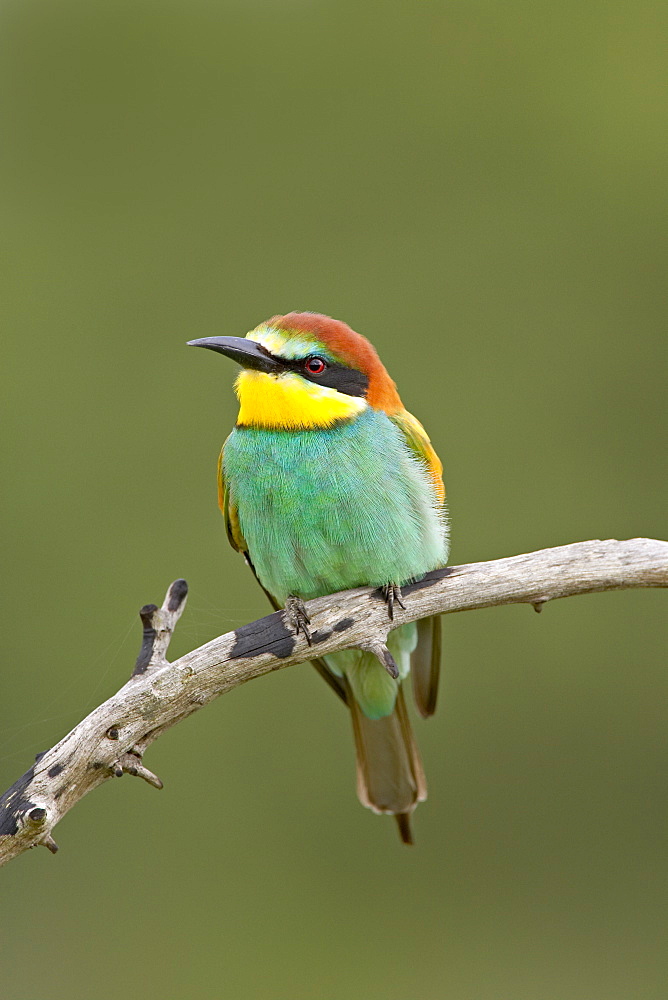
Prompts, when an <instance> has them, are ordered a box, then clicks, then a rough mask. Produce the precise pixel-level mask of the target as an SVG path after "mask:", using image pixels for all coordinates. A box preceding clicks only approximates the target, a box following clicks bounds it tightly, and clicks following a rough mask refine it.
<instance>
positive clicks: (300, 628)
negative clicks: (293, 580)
mask: <svg viewBox="0 0 668 1000" xmlns="http://www.w3.org/2000/svg"><path fill="white" fill-rule="evenodd" d="M285 620H286V622H287V624H288V625H289V626H290V627H291V628H293V629H294V630H295V632H296V633H297V635H299V633H300V632H301V633H302V635H303V636H304V638H305V639H306V641H307V643H308V644H309V646H312V645H313V640H312V639H311V632H310V629H309V625H310V624H311V619H310V618H309V616H308V614H307V612H306V605H305V604H304V602H303V601H302V599H301V597H295V595H294V594H290V596H289V597H288V599H287V601H286V602H285Z"/></svg>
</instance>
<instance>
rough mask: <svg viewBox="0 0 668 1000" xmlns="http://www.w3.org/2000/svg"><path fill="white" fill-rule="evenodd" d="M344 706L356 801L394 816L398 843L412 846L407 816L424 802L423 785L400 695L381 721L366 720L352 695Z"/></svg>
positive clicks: (425, 792)
mask: <svg viewBox="0 0 668 1000" xmlns="http://www.w3.org/2000/svg"><path fill="white" fill-rule="evenodd" d="M348 704H349V707H350V713H351V716H352V720H353V733H354V736H355V755H356V762H357V795H358V798H359V800H360V802H361V803H362V805H364V806H367V807H368V808H369V809H373V811H374V812H376V813H390V814H393V815H395V816H396V818H397V823H398V825H399V832H400V835H401V839H402V840H403V842H404V843H405V844H412V843H413V838H412V834H411V830H410V815H411V813H412V812H413V810H414V809H415V807H416V805H417V804H418V802H422V801H424V799H426V797H427V783H426V781H425V776H424V770H423V768H422V761H421V759H420V752H419V750H418V748H417V744H416V743H415V739H414V738H413V732H412V729H411V724H410V720H409V718H408V712H407V710H406V702H405V701H404V696H403V691H402V690H401V688H399V692H398V694H397V701H396V705H395V708H394V711H393V712H392V714H391V715H388V716H385V717H384V718H382V719H368V718H367V717H366V716H365V715H364V713H363V712H362V710H361V709H360V707H359V705H358V704H357V702H356V700H355V698H354V697H352V694H351V695H349V697H348Z"/></svg>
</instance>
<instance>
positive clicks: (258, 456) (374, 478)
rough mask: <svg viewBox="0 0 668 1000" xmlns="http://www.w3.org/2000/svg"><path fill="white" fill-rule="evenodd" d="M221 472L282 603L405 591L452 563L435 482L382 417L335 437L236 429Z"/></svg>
mask: <svg viewBox="0 0 668 1000" xmlns="http://www.w3.org/2000/svg"><path fill="white" fill-rule="evenodd" d="M223 469H224V475H225V479H226V481H227V485H228V488H229V490H230V499H231V501H232V503H233V504H234V505H235V506H236V508H237V510H238V515H239V524H240V527H241V530H242V532H243V535H244V538H245V539H246V542H247V544H248V551H249V555H250V557H251V559H252V561H253V565H254V566H255V570H256V572H257V575H258V577H259V579H260V581H261V583H262V585H263V586H264V587H265V588H266V589H267V590H268V591H269V592H270V593H271V594H273V596H274V597H275V598H276V599H277V600H278V601H279V603H281V604H283V603H284V602H285V600H286V598H287V597H288V595H290V594H294V595H296V596H298V597H301V598H303V599H304V600H309V599H310V598H313V597H319V596H323V595H325V594H329V593H332V592H334V591H337V590H346V589H348V588H349V587H356V586H363V585H370V586H382V585H384V584H387V583H396V584H399V585H401V584H402V583H405V582H407V581H408V580H410V579H413V578H417V577H420V576H422V575H423V574H424V573H426V572H428V571H429V570H430V569H435V568H436V567H437V566H442V565H445V563H446V561H447V541H446V531H445V521H444V517H443V513H442V511H440V510H439V508H438V506H437V504H436V503H435V502H434V496H433V490H432V488H431V484H430V481H429V478H428V476H427V474H426V472H425V470H424V468H423V467H422V465H421V464H420V463H419V462H418V460H417V459H416V458H414V457H413V455H412V454H411V452H410V451H409V449H408V448H407V446H406V444H405V442H404V438H403V436H402V434H401V431H400V430H399V429H398V428H397V427H396V426H395V424H393V423H392V421H391V420H390V419H389V418H388V417H387V415H386V414H385V413H384V412H382V411H379V410H373V409H368V410H365V411H364V412H363V413H362V414H361V415H360V416H359V417H357V418H356V419H354V420H352V421H349V422H345V423H340V424H337V425H335V426H333V427H331V428H327V429H317V430H304V431H280V430H276V431H273V430H265V429H262V428H256V427H237V428H235V430H234V431H233V432H232V434H231V436H230V437H229V439H228V440H227V442H226V444H225V451H224V456H223Z"/></svg>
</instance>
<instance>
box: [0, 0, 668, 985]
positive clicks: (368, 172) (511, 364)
mask: <svg viewBox="0 0 668 1000" xmlns="http://www.w3.org/2000/svg"><path fill="white" fill-rule="evenodd" d="M0 24H1V31H0V128H1V130H2V134H3V141H2V148H1V150H0V171H1V182H0V188H1V197H2V226H1V229H2V232H1V238H2V242H3V244H4V248H3V261H4V264H3V268H2V286H3V287H2V293H1V295H2V311H3V314H4V317H3V318H4V328H5V334H4V337H3V365H2V375H3V385H2V395H1V398H2V436H3V461H4V467H5V475H4V482H5V493H4V512H3V518H2V529H3V541H2V546H3V547H2V552H3V557H4V574H5V586H4V588H3V599H2V615H3V619H4V624H3V631H2V652H3V654H4V655H3V659H4V667H3V670H2V697H1V702H0V726H1V733H0V778H1V779H2V780H1V781H0V784H2V787H3V788H5V787H7V786H8V785H9V784H11V782H12V781H13V780H14V779H15V778H16V777H17V776H18V775H19V774H20V773H21V772H22V771H23V770H25V768H26V767H27V766H28V765H29V764H30V762H31V761H32V759H33V755H34V754H35V753H36V752H37V751H40V750H43V749H45V748H46V747H47V746H51V745H52V744H53V743H54V742H55V741H56V740H57V739H58V738H59V737H60V736H61V735H63V734H64V733H65V732H66V731H67V730H68V729H69V728H71V726H73V725H74V724H75V723H76V722H77V721H79V719H80V718H81V717H82V716H83V715H84V714H86V713H87V712H88V711H90V710H91V709H92V708H93V707H95V706H96V705H97V704H98V703H99V702H100V701H101V700H103V699H104V698H106V697H108V696H109V695H110V694H112V693H113V692H114V691H115V690H116V689H117V688H118V687H119V686H120V685H121V684H122V683H123V682H124V681H125V679H126V678H127V676H128V672H129V671H130V669H131V667H132V664H133V661H134V657H135V655H136V652H137V650H138V645H139V638H140V632H139V624H138V619H137V618H136V612H137V609H138V608H139V607H140V605H142V604H144V603H145V602H148V601H158V602H159V601H160V600H161V599H162V596H163V594H164V591H165V588H166V586H167V585H168V584H169V582H170V581H171V580H173V579H174V578H176V577H178V576H184V577H186V578H187V580H188V581H189V583H190V586H191V599H190V603H189V606H188V609H187V611H186V614H185V616H184V618H183V619H182V622H181V624H180V626H179V629H178V631H177V635H176V637H175V641H174V643H173V647H172V651H173V653H174V654H177V653H180V652H184V651H186V650H188V649H190V648H192V647H193V646H195V645H198V644H200V643H201V642H204V641H206V640H207V639H209V638H211V637H213V636H214V635H216V634H219V633H220V632H223V631H227V630H229V629H231V628H234V627H235V626H237V625H239V624H241V623H244V622H247V621H250V620H252V619H254V618H256V617H259V616H260V615H264V614H265V613H266V611H267V608H266V606H265V603H264V598H263V595H262V594H261V592H260V591H259V589H258V588H257V587H256V585H255V583H254V581H253V580H252V579H251V578H250V575H249V574H248V573H247V572H246V571H245V569H244V566H243V563H242V560H241V559H240V557H238V556H237V555H235V553H233V552H232V550H231V549H229V547H228V545H227V541H226V539H225V537H224V531H223V525H222V522H221V519H220V516H219V514H218V512H217V508H216V500H215V463H216V458H217V453H218V449H219V447H220V444H221V442H222V441H223V439H224V437H225V435H226V434H227V432H228V430H229V428H230V426H231V424H232V423H233V421H234V417H235V400H234V397H233V393H232V378H233V367H232V365H230V364H227V363H225V362H224V361H223V360H222V359H216V358H214V357H213V356H211V355H209V354H206V353H205V352H202V351H190V350H187V349H186V348H185V341H186V340H188V339H191V338H194V337H201V336H207V335H212V334H223V333H224V334H235V335H243V334H244V333H245V332H246V331H247V330H248V329H250V328H252V327H253V326H255V325H256V324H257V323H258V322H260V321H261V320H263V319H265V318H266V317H267V316H270V315H272V314H274V313H277V312H285V311H288V310H291V309H312V310H317V311H322V312H326V313H329V314H331V315H333V316H336V317H338V318H340V319H344V320H346V321H348V322H349V323H350V324H351V325H353V326H354V327H355V328H356V329H358V330H360V331H361V332H363V333H365V334H366V335H368V336H369V337H370V339H371V340H372V341H373V342H374V343H375V344H376V345H377V347H378V349H379V351H380V353H381V356H382V357H383V359H384V361H385V362H386V364H387V366H388V368H389V370H390V372H391V373H393V375H394V376H395V378H396V379H397V381H398V382H399V385H400V389H401V392H402V396H403V398H404V401H405V403H406V405H407V406H408V407H409V409H411V410H413V411H414V412H415V413H417V415H418V416H419V417H420V418H421V419H422V420H423V421H424V423H425V424H426V426H427V427H428V429H429V431H430V433H431V436H432V439H433V441H434V443H435V445H436V447H437V449H438V450H439V452H440V453H441V455H442V456H443V458H444V460H445V465H446V482H447V485H448V492H449V497H450V506H451V513H452V522H453V553H452V560H453V562H467V561H473V560H478V559H487V558H495V557H499V556H504V555H511V554H514V553H518V552H523V551H528V550H531V549H534V548H541V547H545V546H550V545H559V544H563V543H566V542H571V541H576V540H580V539H586V538H608V537H616V538H626V537H630V536H634V535H641V534H646V535H651V536H661V535H662V534H664V535H665V531H666V528H665V517H663V516H661V515H665V510H664V504H665V481H664V470H663V460H662V456H661V447H660V443H661V442H662V441H663V434H662V430H661V421H662V416H663V413H662V411H663V405H664V398H663V397H664V393H665V377H664V375H663V373H662V371H661V360H662V359H661V352H662V350H663V349H664V348H665V288H666V264H667V256H668V255H667V254H666V229H665V225H666V219H665V216H666V206H667V205H668V190H667V188H668V182H667V172H666V167H667V158H666V152H667V146H668V137H667V131H666V118H665V114H666V102H665V97H666V54H665V47H664V42H665V33H666V29H667V28H668V12H667V9H666V7H665V5H664V4H660V3H658V2H643V0H621V2H617V3H614V4H610V3H602V2H593V0H585V2H582V0H580V2H578V3H573V2H565V3H561V4H558V5H555V4H553V3H547V2H538V3H534V4H527V3H519V2H509V3H505V4H499V3H495V2H492V0H478V2H476V0H470V2H459V3H458V2H450V3H444V2H430V3H417V2H412V3H411V2H399V0H389V2H385V3H383V4H380V3H368V2H364V0H362V2H361V0H355V2H343V0H341V2H327V0H321V2H314V0H311V2H309V0H292V2H290V0H283V2H280V0H275V2H271V0H237V2H231V0H228V2H222V0H218V2H210V0H209V2H207V0H189V2H185V0H181V2H178V3H176V2H171V3H170V2H165V0H162V2H160V3H157V2H148V0H114V2H103V3H99V2H91V0H71V2H64V0H42V2H37V0H20V2H19V0H14V2H10V0H5V2H4V3H3V4H2V7H1V8H0ZM664 609H665V595H662V594H661V593H660V592H649V591H648V592H629V593H611V594H602V595H597V596H592V597H587V598H578V599H572V600H568V601H562V602H557V603H556V604H554V605H550V606H548V607H547V608H546V609H545V611H544V613H543V614H542V615H541V616H540V617H539V616H537V615H535V614H534V613H533V611H532V610H531V609H530V608H527V607H510V608H498V609H493V610H489V611H484V612H476V613H474V614H471V615H455V616H451V617H450V618H448V619H447V621H446V623H445V624H446V648H447V660H448V666H447V675H446V680H445V689H444V692H443V697H442V701H441V707H440V712H439V714H438V715H437V717H436V718H435V719H434V720H433V721H432V722H431V723H429V724H426V725H420V724H418V727H417V728H418V736H419V740H420V743H421V746H422V748H423V753H424V758H425V764H426V768H427V773H428V777H429V781H430V798H429V801H428V802H427V803H426V804H425V805H424V806H422V807H421V808H420V809H419V811H418V813H417V815H416V823H415V826H416V833H417V838H418V844H417V846H416V847H415V848H414V849H412V850H407V849H403V848H402V847H401V845H400V844H399V842H398V838H397V836H396V832H395V829H394V825H393V824H392V823H391V822H389V821H384V820H382V819H379V818H377V817H374V816H373V815H372V814H370V813H368V812H366V811H364V810H363V809H362V808H361V807H360V806H359V805H358V803H357V801H356V798H355V794H354V780H353V756H352V739H351V736H350V733H349V721H348V719H347V718H346V716H345V713H344V712H343V711H342V710H341V708H340V706H339V705H338V704H337V702H336V700H335V699H334V698H333V697H332V696H331V695H330V694H329V692H328V691H327V690H326V688H325V686H324V685H323V684H322V682H321V681H320V680H319V678H318V677H317V676H316V675H315V673H314V672H313V671H312V670H311V669H310V668H308V667H296V668H292V669H290V670H286V671H283V672H280V673H278V674H275V675H272V676H270V677H267V678H264V679H262V680H260V681H258V682H256V683H253V684H250V685H248V686H246V687H245V688H242V689H240V690H238V691H235V692H233V693H232V694H231V695H229V696H227V697H225V698H223V699H221V700H220V701H219V702H217V703H215V704H213V705H212V706H210V707H208V708H207V709H206V710H205V711H203V712H201V713H199V714H197V715H196V716H194V717H193V718H192V719H190V720H188V721H187V722H186V723H184V724H183V725H181V726H179V727H177V728H176V729H175V730H174V731H172V732H171V733H169V734H168V735H167V736H166V737H164V738H163V739H162V740H160V742H159V743H158V744H156V745H155V746H154V747H153V748H152V749H151V750H150V753H149V755H148V758H147V763H148V765H149V766H150V767H151V768H153V769H154V770H155V771H157V773H158V774H160V775H161V777H162V778H163V779H164V781H165V784H166V789H165V791H164V792H163V793H161V794H158V793H156V792H154V791H152V790H151V789H149V788H148V787H147V786H146V785H144V784H143V783H141V782H137V781H133V780H132V779H131V778H126V779H125V780H124V781H122V782H113V783H111V782H110V783H108V784H107V785H105V786H104V788H103V789H101V790H99V791H97V792H96V793H95V794H94V795H92V796H90V797H89V798H87V799H86V800H84V801H83V802H82V803H81V804H80V805H79V806H78V807H77V808H76V809H75V810H74V811H73V812H71V813H70V814H69V815H68V816H67V817H66V819H65V820H64V821H63V822H62V823H61V824H60V825H59V827H58V828H57V830H56V839H57V840H58V842H59V844H60V846H61V852H60V854H59V855H58V856H57V858H53V857H51V855H50V854H48V852H47V851H45V850H39V851H34V852H31V853H30V854H29V855H26V856H23V857H22V858H21V859H19V860H18V861H15V862H13V863H12V864H11V865H10V866H9V867H8V868H6V869H4V870H3V872H2V875H1V876H0V877H1V878H2V896H1V898H2V903H3V914H4V916H3V920H2V931H1V932H0V936H1V948H2V973H1V976H0V979H1V983H2V985H1V990H0V992H1V993H2V996H3V998H7V1000H33V998H40V1000H41V998H48V1000H88V998H90V997H93V996H94V997H95V998H96V1000H111V998H118V997H124V996H141V997H142V998H144V1000H152V998H163V997H200V996H202V997H204V996H206V997H210V996H212V997H221V998H234V1000H251V998H252V1000H255V998H263V1000H264V998H266V1000H302V998H304V1000H306V998H335V1000H358V998H365V1000H366V998H368V1000H515V998H527V1000H629V998H633V1000H635V998H642V1000H645V998H657V1000H659V998H661V1000H665V997H666V995H668V959H667V956H668V949H666V947H665V942H666V934H667V932H668V920H667V919H666V918H667V907H666V876H667V875H668V866H667V865H666V851H665V825H666V819H667V818H668V817H667V815H666V813H667V812H668V810H667V809H666V805H667V802H666V791H665V782H666V765H667V763H668V762H667V761H666V756H667V740H666V672H665V646H664V644H665V639H666V634H665V628H664V626H663V624H662V615H663V622H665V610H664ZM662 628H663V632H662Z"/></svg>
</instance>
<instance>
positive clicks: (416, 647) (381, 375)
mask: <svg viewBox="0 0 668 1000" xmlns="http://www.w3.org/2000/svg"><path fill="white" fill-rule="evenodd" d="M190 343H191V344H193V345H195V346H198V347H207V348H209V349H210V350H213V351H218V352H219V353H220V354H224V355H226V357H228V358H231V359H232V360H233V361H236V362H237V364H239V365H241V369H242V370H241V372H240V374H239V376H238V377H237V380H236V385H235V388H236V393H237V396H238V398H239V404H240V408H239V416H238V419H237V424H236V426H235V428H234V430H233V431H232V433H231V434H230V436H229V437H228V438H227V440H226V442H225V444H224V445H223V450H222V452H221V455H220V462H219V502H220V506H221V509H222V511H223V514H224V517H225V522H226V526H227V533H228V537H229V539H230V542H231V544H232V545H233V547H234V548H235V549H237V551H239V552H242V553H243V554H244V556H245V557H246V561H247V562H248V564H249V566H250V567H251V569H252V570H253V572H254V574H255V576H256V577H257V579H258V581H259V583H260V585H261V586H262V588H263V589H264V591H265V592H266V594H267V596H268V597H269V599H270V601H271V602H272V604H273V606H274V607H275V608H276V609H278V608H281V607H286V605H287V607H288V608H289V609H290V612H291V614H292V619H291V620H292V621H293V622H294V623H296V625H297V627H298V628H299V626H300V624H301V625H302V626H304V627H305V626H306V622H305V621H304V618H303V614H302V611H301V608H302V602H303V601H306V600H310V599H311V598H314V597H322V596H325V595H327V594H330V593H333V592H334V591H337V590H347V589H349V588H351V587H360V586H366V585H368V586H371V587H382V588H384V592H385V594H386V595H387V599H388V611H389V612H390V616H391V614H392V603H393V600H394V599H397V600H399V601H400V600H401V591H400V588H401V586H402V584H405V583H407V582H409V581H410V580H416V579H419V578H420V577H422V576H424V574H425V573H427V572H429V571H430V570H433V569H436V568H438V567H441V566H445V564H446V562H447V557H448V535H447V522H446V513H445V490H444V487H443V480H442V466H441V463H440V461H439V459H438V456H437V455H436V452H435V451H434V449H433V448H432V445H431V443H430V441H429V438H428V437H427V434H426V432H425V430H424V428H423V427H422V425H421V424H420V422H419V421H418V420H416V418H415V417H414V416H412V415H411V414H410V413H408V412H407V410H405V409H404V407H403V405H402V402H401V400H400V398H399V394H398V392H397V388H396V386H395V384H394V382H393V381H392V379H391V378H390V376H389V375H388V373H387V371H386V370H385V368H384V367H383V365H382V363H381V361H380V359H379V357H378V355H377V353H376V351H375V350H374V348H373V346H372V345H371V344H370V343H369V341H368V340H366V338H365V337H362V336H361V335H360V334H359V333H355V331H354V330H352V329H351V328H350V327H349V326H347V325H346V324H345V323H341V322H339V321H338V320H334V319H331V318H330V317H329V316H322V315H320V314H318V313H303V312H292V313H289V314H288V315H286V316H274V317H273V318H272V319H270V320H267V322H266V323H262V324H260V326H258V327H256V329H254V330H252V331H251V332H250V333H248V334H247V335H246V337H207V338H204V339H203V340H193V341H191V342H190ZM387 645H388V649H389V651H390V653H391V654H392V656H393V658H394V661H395V663H396V667H395V665H394V664H393V665H392V672H393V673H394V674H396V673H398V677H396V678H395V677H394V676H392V675H391V673H390V672H389V670H388V669H386V668H385V667H384V666H383V665H382V663H381V662H380V661H379V660H378V659H377V658H376V656H374V655H373V654H372V653H370V652H363V651H360V650H358V649H348V650H344V651H343V652H339V653H334V654H331V655H328V656H325V657H322V658H321V659H318V660H314V665H315V666H316V668H317V669H318V670H319V672H320V673H321V674H322V675H323V676H324V677H325V679H326V680H327V681H328V682H329V684H330V686H332V687H333V688H334V689H335V690H336V691H337V693H338V694H339V695H340V696H341V698H342V699H343V700H344V701H345V703H346V704H347V705H348V708H349V709H350V712H351V715H352V722H353V733H354V737H355V749H356V761H357V793H358V796H359V798H360V801H361V802H362V804H363V805H365V806H368V807H369V808H370V809H373V810H374V811H375V812H378V813H392V814H394V815H395V817H396V819H397V822H398V824H399V831H400V834H401V837H402V839H403V840H404V842H405V843H412V836H411V829H410V816H411V813H412V812H413V810H414V808H415V806H416V805H417V803H418V802H420V801H422V800H423V799H425V798H426V794H427V793H426V784H425V779H424V772H423V769H422V762H421V760H420V754H419V751H418V749H417V746H416V744H415V741H414V739H413V734H412V731H411V727H410V723H409V719H408V713H407V711H406V705H405V702H404V696H403V692H402V681H403V680H404V678H406V677H407V675H408V673H409V672H411V673H412V679H413V691H414V696H415V700H416V704H417V707H418V709H419V711H420V713H421V714H422V715H423V716H425V717H427V716H429V715H431V714H432V712H433V711H434V708H435V703H436V689H437V684H438V673H439V661H440V619H439V618H436V617H435V618H429V619H424V620H422V621H420V622H418V623H417V624H415V623H412V624H409V625H402V626H401V627H399V628H396V629H394V630H393V631H392V632H390V635H389V637H388V641H387ZM397 668H398V670H397Z"/></svg>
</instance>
